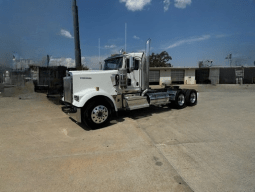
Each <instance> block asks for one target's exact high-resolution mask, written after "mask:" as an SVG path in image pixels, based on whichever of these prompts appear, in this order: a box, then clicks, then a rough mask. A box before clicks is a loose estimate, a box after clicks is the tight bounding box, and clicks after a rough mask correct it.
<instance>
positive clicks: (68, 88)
mask: <svg viewBox="0 0 255 192" xmlns="http://www.w3.org/2000/svg"><path fill="white" fill-rule="evenodd" d="M72 94H73V85H72V77H64V98H65V102H68V103H72V102H73V96H72Z"/></svg>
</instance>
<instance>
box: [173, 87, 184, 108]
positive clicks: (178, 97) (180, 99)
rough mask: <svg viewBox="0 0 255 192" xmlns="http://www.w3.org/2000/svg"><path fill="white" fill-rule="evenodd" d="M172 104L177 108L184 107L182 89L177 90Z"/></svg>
mask: <svg viewBox="0 0 255 192" xmlns="http://www.w3.org/2000/svg"><path fill="white" fill-rule="evenodd" d="M174 104H175V106H176V107H177V108H178V109H182V108H184V107H186V101H185V93H184V92H183V91H182V90H178V91H177V93H176V96H175V101H174Z"/></svg>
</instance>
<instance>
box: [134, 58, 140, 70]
mask: <svg viewBox="0 0 255 192" xmlns="http://www.w3.org/2000/svg"><path fill="white" fill-rule="evenodd" d="M134 67H135V68H134V70H138V69H139V60H136V59H135V62H134Z"/></svg>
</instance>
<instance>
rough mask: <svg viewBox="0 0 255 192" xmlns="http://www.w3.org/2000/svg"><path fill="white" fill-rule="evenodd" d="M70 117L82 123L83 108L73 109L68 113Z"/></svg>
mask: <svg viewBox="0 0 255 192" xmlns="http://www.w3.org/2000/svg"><path fill="white" fill-rule="evenodd" d="M68 115H69V117H71V118H72V119H73V120H75V121H77V122H78V123H81V108H77V107H72V108H71V109H70V111H69V112H68Z"/></svg>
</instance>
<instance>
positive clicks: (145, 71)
mask: <svg viewBox="0 0 255 192" xmlns="http://www.w3.org/2000/svg"><path fill="white" fill-rule="evenodd" d="M150 44H151V39H148V40H147V42H146V50H145V62H143V66H142V90H146V89H149V68H150Z"/></svg>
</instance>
